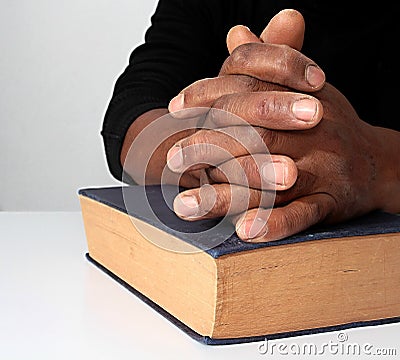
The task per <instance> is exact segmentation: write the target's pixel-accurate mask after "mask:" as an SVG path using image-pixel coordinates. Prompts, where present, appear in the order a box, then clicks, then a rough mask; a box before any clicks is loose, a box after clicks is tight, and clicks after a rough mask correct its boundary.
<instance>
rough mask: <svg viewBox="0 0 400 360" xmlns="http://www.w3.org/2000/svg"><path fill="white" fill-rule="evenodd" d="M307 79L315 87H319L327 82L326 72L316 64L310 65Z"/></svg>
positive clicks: (307, 70)
mask: <svg viewBox="0 0 400 360" xmlns="http://www.w3.org/2000/svg"><path fill="white" fill-rule="evenodd" d="M306 80H307V82H308V83H309V84H310V85H311V86H312V87H314V88H319V87H320V86H322V85H323V83H324V82H325V74H324V72H323V71H322V70H321V69H320V68H319V67H317V66H315V65H309V66H308V67H307V69H306Z"/></svg>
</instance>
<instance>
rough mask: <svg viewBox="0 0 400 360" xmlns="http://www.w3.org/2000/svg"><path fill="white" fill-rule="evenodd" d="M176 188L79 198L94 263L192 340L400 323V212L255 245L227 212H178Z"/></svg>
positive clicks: (89, 192) (231, 340)
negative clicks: (197, 216)
mask: <svg viewBox="0 0 400 360" xmlns="http://www.w3.org/2000/svg"><path fill="white" fill-rule="evenodd" d="M179 191H181V189H176V188H175V187H172V186H168V185H163V186H158V185H152V186H139V185H127V186H110V187H97V188H95V187H93V188H83V189H80V190H79V191H78V195H79V200H80V204H81V210H82V217H83V223H84V228H85V234H86V239H87V245H88V251H87V253H86V254H85V255H86V258H87V259H88V260H89V261H90V262H91V263H92V264H94V265H96V266H97V267H98V268H99V269H100V270H102V271H104V272H105V273H106V274H108V275H110V276H111V278H112V279H114V280H116V281H117V282H118V283H119V284H121V285H123V286H124V287H125V288H127V289H129V290H130V291H131V292H132V293H133V294H135V295H136V296H138V297H139V298H140V299H142V300H143V302H144V303H146V304H147V305H149V306H151V307H153V308H154V309H155V310H157V311H158V312H159V313H160V314H161V315H163V316H164V317H166V318H167V319H169V320H170V321H171V323H173V324H174V325H176V326H177V327H179V328H180V329H181V330H182V331H183V332H184V333H186V334H187V335H189V336H190V337H192V338H193V339H195V340H197V341H199V342H201V343H203V344H208V345H226V344H236V343H243V342H252V341H260V340H264V339H277V338H284V337H291V336H298V335H305V334H312V333H319V332H326V331H336V330H343V329H347V328H353V327H361V326H370V325H379V324H385V323H393V322H398V321H400V216H399V215H396V214H389V213H385V212H381V211H376V212H372V213H370V214H367V215H365V216H362V217H359V218H356V219H353V220H351V221H347V222H345V223H341V224H337V225H330V226H321V225H320V226H314V227H312V228H310V229H308V230H306V231H304V232H302V233H299V234H296V235H293V236H290V237H287V238H284V239H281V240H277V241H271V242H264V243H247V242H243V241H241V240H240V239H239V238H238V237H237V235H236V234H235V232H234V231H232V229H233V230H234V228H233V226H232V225H231V227H230V228H229V224H226V223H225V224H223V225H221V226H219V225H220V224H221V223H222V222H221V221H220V219H213V220H199V221H194V222H188V221H185V220H182V219H180V218H179V217H177V216H176V215H175V213H174V212H173V211H172V201H173V198H174V196H176V194H177V192H179ZM218 226H219V227H218ZM215 229H216V230H215ZM211 230H212V231H211ZM227 234H228V235H227Z"/></svg>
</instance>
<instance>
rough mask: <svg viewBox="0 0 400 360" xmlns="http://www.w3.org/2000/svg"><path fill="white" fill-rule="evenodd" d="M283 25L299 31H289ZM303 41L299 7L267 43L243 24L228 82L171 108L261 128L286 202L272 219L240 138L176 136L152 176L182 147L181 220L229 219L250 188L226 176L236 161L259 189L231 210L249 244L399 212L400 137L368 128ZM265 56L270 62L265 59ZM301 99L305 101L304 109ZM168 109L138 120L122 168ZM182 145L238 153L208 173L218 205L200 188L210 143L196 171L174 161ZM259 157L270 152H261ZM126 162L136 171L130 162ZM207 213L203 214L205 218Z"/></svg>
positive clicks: (203, 88)
mask: <svg viewBox="0 0 400 360" xmlns="http://www.w3.org/2000/svg"><path fill="white" fill-rule="evenodd" d="M288 25H290V26H288ZM282 29H292V31H288V32H287V33H285V32H284V31H282ZM303 35H304V22H303V19H302V17H301V15H300V14H299V13H297V12H295V11H286V12H281V13H280V14H278V15H277V16H276V17H275V18H274V19H273V20H272V21H271V22H270V23H269V25H268V26H267V28H266V30H265V31H264V32H263V34H262V35H261V36H260V38H258V37H257V36H255V35H254V34H252V33H251V32H250V31H249V30H247V29H246V28H244V27H241V26H238V27H235V28H233V29H232V30H231V32H230V34H229V35H228V39H227V44H228V49H229V51H230V52H231V53H232V55H231V56H230V57H229V58H228V59H227V61H226V62H225V63H224V65H223V67H222V69H221V73H220V76H219V77H217V78H214V79H204V80H200V81H198V82H196V83H194V84H192V85H191V86H189V87H188V88H186V89H184V90H183V91H182V93H183V94H184V96H183V97H182V96H181V97H178V98H175V99H174V100H172V101H171V104H170V110H171V111H176V110H178V109H180V108H182V107H184V108H190V107H195V106H212V107H214V108H217V109H224V110H227V111H230V112H234V113H236V114H237V115H239V116H241V117H242V118H244V119H245V120H247V121H248V122H249V123H250V124H252V125H254V126H255V128H256V129H257V131H258V133H259V134H260V135H261V137H262V139H264V140H265V143H266V145H267V146H268V148H269V150H270V152H271V153H272V154H273V155H272V158H273V160H276V166H275V161H274V170H275V173H276V174H277V176H276V177H275V179H274V180H275V181H276V183H275V184H272V185H274V187H275V188H276V190H277V195H276V205H277V206H276V207H275V208H274V209H273V210H272V212H271V213H270V212H269V211H267V210H264V209H263V208H262V205H263V198H264V196H263V194H264V193H265V191H260V190H258V189H259V188H260V187H261V186H260V185H261V182H262V180H263V174H262V173H261V174H260V169H259V168H257V167H256V166H255V163H254V158H252V157H250V156H249V154H247V153H246V152H244V151H243V147H240V146H238V143H237V142H235V139H234V138H230V139H229V141H223V142H222V141H221V136H225V137H226V134H224V133H223V132H221V131H219V132H218V131H210V130H209V131H205V130H201V131H198V132H194V131H190V132H187V133H181V134H177V135H175V136H173V137H171V138H170V139H168V140H167V141H165V142H164V143H163V144H161V146H160V147H159V148H158V149H157V151H156V152H155V154H154V156H153V158H152V161H151V163H150V166H149V167H148V169H147V172H148V175H149V176H148V179H150V181H153V182H154V183H157V182H159V179H160V173H161V171H162V169H163V167H164V166H165V160H166V155H167V152H168V150H169V149H170V148H172V149H173V150H170V151H169V165H170V167H171V168H172V170H173V172H175V173H176V174H177V175H179V176H181V175H182V176H181V178H180V181H181V185H183V186H186V187H188V188H193V189H190V190H188V191H186V192H184V193H182V194H181V195H180V196H179V198H177V199H176V201H175V210H176V212H177V213H178V215H180V216H182V217H183V218H185V219H187V220H196V219H199V218H202V216H203V217H214V216H221V215H224V214H225V213H226V211H227V208H228V203H227V199H229V195H230V193H231V191H233V190H234V192H235V193H238V192H239V193H240V192H241V191H243V189H246V188H243V187H241V186H240V185H241V180H242V179H240V178H238V179H234V180H235V181H236V183H237V184H227V183H226V180H227V176H226V175H230V176H228V177H229V178H232V177H233V178H234V177H235V176H234V175H235V174H236V173H237V171H236V170H237V169H235V166H237V163H239V164H241V166H242V167H243V169H244V172H245V173H246V175H247V178H248V182H249V185H250V186H251V189H250V190H247V189H246V190H247V191H249V192H250V195H249V200H250V201H249V206H248V208H245V209H241V208H240V207H238V208H236V209H235V208H234V209H233V210H232V209H231V211H232V214H236V215H240V217H239V216H235V217H234V218H233V219H234V220H235V222H236V228H237V233H238V235H239V236H240V237H241V238H242V239H243V240H247V241H270V240H275V239H279V238H282V237H285V236H288V235H291V234H294V233H296V232H298V231H301V230H303V229H305V228H307V227H309V226H310V225H312V224H315V223H317V222H321V221H327V222H336V221H341V220H345V219H347V218H350V217H352V216H355V215H357V214H362V213H364V212H367V211H369V210H372V209H375V208H381V209H384V210H388V211H393V212H396V211H399V209H398V205H397V204H399V199H398V194H399V193H400V191H398V190H399V169H398V161H396V159H397V154H398V151H399V143H400V139H399V134H398V133H397V132H395V131H392V130H388V129H383V128H373V127H372V126H370V125H368V124H366V123H364V122H362V121H361V120H360V119H359V118H358V116H357V114H356V113H355V111H354V109H353V108H352V106H351V105H350V104H349V103H348V102H347V100H346V99H345V97H344V96H343V95H342V94H341V93H340V92H339V91H338V90H336V89H334V88H333V87H332V86H330V85H329V84H326V85H324V84H325V82H324V81H325V78H324V74H323V72H322V71H321V70H320V69H319V68H318V67H317V66H316V64H315V63H314V62H313V61H312V60H310V59H308V58H306V57H304V55H302V54H301V53H300V52H299V51H298V50H300V49H301V46H302V40H303ZM282 44H286V45H282ZM263 48H265V49H264V50H263ZM235 49H236V50H235ZM265 51H268V54H269V56H268V57H266V56H262V54H263V52H265ZM277 59H279V60H277ZM272 82H273V83H272ZM182 100H183V102H182ZM296 100H297V102H296ZM299 100H306V101H303V102H300V103H299ZM296 103H297V105H294V104H296ZM165 113H167V110H165V109H159V110H153V111H151V112H148V113H146V114H144V115H143V116H141V117H139V118H138V119H137V120H136V121H135V122H134V123H133V124H132V126H131V128H130V129H129V131H128V134H127V137H126V139H125V142H124V148H123V151H122V153H121V161H122V163H124V162H125V158H126V154H127V149H128V148H129V145H130V144H131V143H132V141H133V139H134V138H135V136H137V134H138V133H140V131H141V129H143V128H144V127H145V126H146V125H147V124H150V123H151V122H152V121H153V120H154V119H156V118H158V117H159V116H161V115H162V114H165ZM214 120H215V119H214ZM217 120H218V119H217ZM219 120H221V119H219ZM182 121H185V120H182ZM216 125H217V126H222V127H224V128H225V129H226V128H232V129H233V128H234V127H235V124H232V123H223V122H222V123H218V122H217V124H216ZM237 127H238V126H237ZM241 128H243V126H241ZM241 131H243V129H242V130H241ZM233 133H235V134H236V135H238V134H239V133H238V132H237V131H236V132H233ZM239 135H240V134H239ZM240 140H241V141H243V138H242V139H240ZM176 143H178V145H182V146H181V148H182V150H183V152H185V149H188V147H187V145H188V144H189V145H193V144H200V143H205V144H212V143H216V144H218V145H219V146H220V145H221V144H224V146H225V147H226V148H227V150H228V151H229V152H230V153H232V154H233V155H234V156H235V157H236V159H237V161H236V162H235V161H232V160H228V161H225V162H224V161H223V159H219V163H220V165H219V166H216V167H212V168H209V171H208V173H209V176H210V177H211V182H212V183H213V184H212V187H213V188H214V190H215V193H216V194H217V196H216V200H217V202H216V203H215V204H214V205H213V207H212V208H209V207H208V206H206V205H207V204H205V203H206V202H202V201H201V198H200V189H198V188H196V187H198V186H199V174H200V173H201V172H200V171H199V170H198V169H199V168H201V167H204V166H205V165H204V163H206V162H208V161H209V162H210V163H213V162H214V160H215V159H207V157H206V155H207V153H209V152H207V149H206V147H204V145H199V146H200V149H201V147H203V150H204V151H199V152H197V156H198V157H197V158H196V156H190V155H188V154H185V156H184V159H185V165H193V166H192V167H191V168H190V169H189V170H187V169H185V170H181V169H179V168H174V166H173V165H174V164H173V163H174V161H173V160H172V158H173V157H174V156H175V155H176V153H177V152H179V148H177V147H176V146H173V145H174V144H176ZM177 149H178V151H177ZM250 152H251V153H252V154H254V153H255V154H257V149H250ZM209 154H210V153H209ZM260 155H261V156H262V155H263V154H257V156H260ZM254 157H256V156H254ZM186 162H188V163H186ZM393 164H396V165H397V166H393ZM126 165H127V166H126V169H129V161H127V162H126ZM193 169H194V170H193ZM171 172H172V171H171ZM270 186H271V184H270ZM394 194H395V195H394ZM185 198H186V200H189V202H188V204H187V205H188V206H186V207H185V203H184V201H181V200H184V199H185ZM203 199H204V197H203ZM196 205H197V208H196ZM260 206H261V208H260ZM202 207H203V208H207V211H208V213H207V211H206V214H205V211H202ZM188 214H189V215H188ZM199 214H200V215H202V216H196V215H199ZM268 216H269V220H268V224H267V225H268V228H267V227H266V224H265V220H266V219H267V218H268Z"/></svg>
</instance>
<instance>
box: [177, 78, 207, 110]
mask: <svg viewBox="0 0 400 360" xmlns="http://www.w3.org/2000/svg"><path fill="white" fill-rule="evenodd" d="M207 90H208V81H207V80H199V81H196V82H195V83H193V84H192V85H190V86H189V87H187V88H186V89H185V90H184V92H183V93H184V94H185V103H186V105H193V104H198V103H201V102H202V101H203V100H204V99H205V98H207Z"/></svg>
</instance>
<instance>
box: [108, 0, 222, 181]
mask: <svg viewBox="0 0 400 360" xmlns="http://www.w3.org/2000/svg"><path fill="white" fill-rule="evenodd" d="M212 3H213V2H212V1H206V0H192V1H187V0H186V1H185V0H160V1H159V3H158V4H157V7H156V10H155V12H154V14H153V16H152V17H151V26H150V27H149V28H148V29H147V31H146V33H145V39H144V43H143V44H141V45H140V46H138V47H137V48H136V49H134V50H133V52H132V54H131V56H130V59H129V64H128V66H127V67H126V68H125V70H124V72H123V73H122V74H121V75H120V76H119V78H118V79H117V81H116V83H115V87H114V91H113V94H112V97H111V100H110V102H109V105H108V108H107V110H106V113H105V116H104V121H103V126H102V131H101V135H102V137H103V141H104V148H105V153H106V158H107V164H108V167H109V170H110V172H111V174H112V175H113V176H114V177H115V178H117V179H118V180H122V166H121V163H120V152H121V148H122V143H123V141H124V137H125V134H126V132H127V130H128V128H129V126H130V125H131V123H132V122H133V121H134V120H135V119H136V118H137V117H138V116H140V115H141V114H143V113H145V112H147V111H149V110H151V109H156V108H166V107H167V106H168V102H169V100H170V99H171V98H172V97H174V96H175V95H177V94H178V93H179V91H181V90H182V89H183V88H184V87H186V86H187V85H189V84H190V83H192V82H194V81H196V80H198V79H201V78H204V77H211V76H217V74H218V71H219V68H220V66H221V64H222V61H223V59H224V56H227V55H228V54H227V52H226V54H225V52H224V51H226V50H225V49H222V51H221V46H220V45H221V44H220V40H217V39H216V37H215V36H214V35H215V28H214V27H213V24H212V23H211V17H210V16H208V15H209V14H208V13H209V12H210V11H218V10H217V9H211V8H210V6H211V5H210V4H212ZM207 4H208V6H207ZM214 15H215V14H214ZM224 36H225V35H224ZM219 39H220V38H219Z"/></svg>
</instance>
